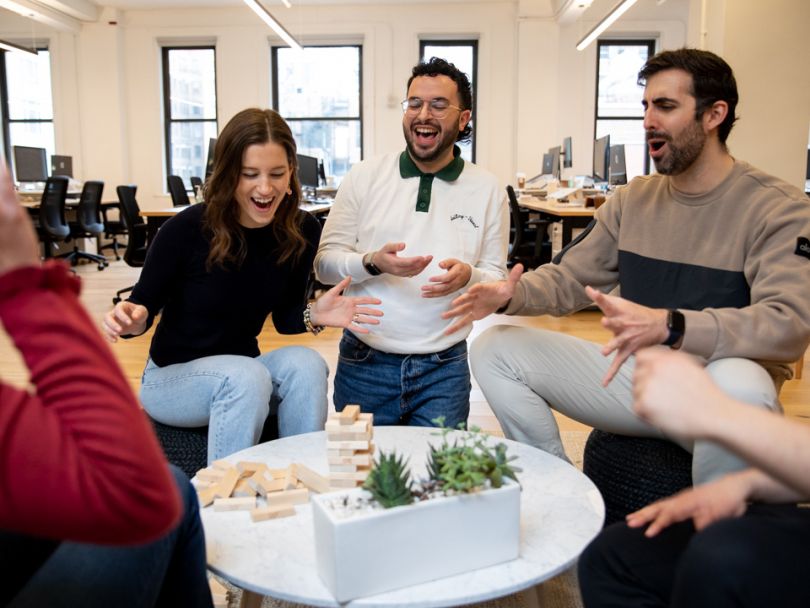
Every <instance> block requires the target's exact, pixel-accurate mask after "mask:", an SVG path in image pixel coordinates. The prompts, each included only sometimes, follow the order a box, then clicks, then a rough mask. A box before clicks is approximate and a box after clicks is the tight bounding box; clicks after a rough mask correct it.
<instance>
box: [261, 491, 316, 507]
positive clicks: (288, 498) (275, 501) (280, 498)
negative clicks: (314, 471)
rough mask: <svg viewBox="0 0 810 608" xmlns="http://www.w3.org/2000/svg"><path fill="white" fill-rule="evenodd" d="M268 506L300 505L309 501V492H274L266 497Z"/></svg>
mask: <svg viewBox="0 0 810 608" xmlns="http://www.w3.org/2000/svg"><path fill="white" fill-rule="evenodd" d="M265 498H266V499H267V504H268V506H270V505H274V506H275V505H300V504H302V503H305V502H307V501H308V500H309V490H307V489H306V488H305V489H303V490H284V491H283V492H273V493H272V494H268V495H267V496H266V497H265Z"/></svg>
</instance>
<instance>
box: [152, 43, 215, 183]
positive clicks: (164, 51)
mask: <svg viewBox="0 0 810 608" xmlns="http://www.w3.org/2000/svg"><path fill="white" fill-rule="evenodd" d="M194 50H204V51H213V52H214V118H213V122H214V126H215V129H214V130H215V131H216V132H219V95H218V90H219V89H218V87H217V47H216V45H214V44H193V45H176V44H167V45H165V46H161V47H160V54H161V60H160V61H161V66H162V70H163V74H162V80H163V83H162V84H163V86H162V94H163V146H164V155H165V165H164V168H165V169H166V176H165V177H166V179H164V180H163V185H164V187H165V188H166V191H167V192H168V177H169V175H175V173H174V172H173V171H172V125H173V124H175V123H177V124H180V123H209V122H212V119H211V118H172V98H171V74H170V73H169V55H170V53H171V51H194ZM200 145H201V146H202V147H203V150H207V146H208V142H206V141H203V142H201V144H200ZM204 165H205V162H204V161H203V166H204ZM203 168H204V167H203ZM200 177H202V179H205V175H202V176H200ZM183 185H184V186H185V185H186V182H185V180H183ZM191 191H192V188H191V187H190V184H189V187H188V188H186V192H191Z"/></svg>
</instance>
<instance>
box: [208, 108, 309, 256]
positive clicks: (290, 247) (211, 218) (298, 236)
mask: <svg viewBox="0 0 810 608" xmlns="http://www.w3.org/2000/svg"><path fill="white" fill-rule="evenodd" d="M268 142H274V143H277V144H279V145H280V146H281V147H282V148H284V150H285V152H286V153H287V161H288V162H289V164H290V169H291V171H292V174H291V176H290V190H291V191H292V193H291V194H288V195H287V196H286V197H285V199H284V200H283V201H282V203H281V205H279V207H278V209H277V210H276V214H275V216H274V217H273V222H272V226H273V233H274V234H275V237H276V239H278V242H279V244H280V245H281V250H280V251H279V254H278V257H277V258H276V262H277V263H278V264H282V263H284V262H285V261H287V260H288V259H290V258H293V259H297V258H298V257H300V255H301V254H302V253H303V252H304V249H305V248H306V241H305V239H304V235H303V232H302V230H301V218H300V214H299V213H298V204H299V202H300V200H301V184H300V183H299V181H298V157H297V156H296V150H297V148H296V145H295V139H294V138H293V134H292V131H290V127H289V126H288V125H287V123H286V122H285V121H284V119H283V118H282V117H281V116H279V115H278V113H277V112H275V111H273V110H262V109H259V108H249V109H247V110H242V111H241V112H239V113H238V114H236V115H235V116H234V117H233V118H231V120H230V121H228V124H227V125H225V128H224V129H222V133H220V135H219V137H218V138H217V144H216V148H214V168H213V171H212V173H211V177H209V178H208V181H207V182H206V185H205V203H206V205H205V219H204V225H205V228H206V229H207V230H208V231H209V232H210V234H211V249H210V251H209V252H208V259H207V261H206V265H207V267H208V268H209V269H210V268H211V267H212V266H213V265H215V264H219V265H224V264H225V263H226V262H234V263H236V264H237V265H240V264H241V263H242V261H243V260H244V258H245V253H246V252H245V241H244V237H243V236H242V230H241V229H240V228H239V206H238V205H237V203H236V201H235V200H234V197H233V195H234V192H235V191H236V186H237V184H238V183H239V176H240V175H241V172H242V156H243V155H244V153H245V150H246V149H247V148H248V147H249V146H252V145H254V144H266V143H268Z"/></svg>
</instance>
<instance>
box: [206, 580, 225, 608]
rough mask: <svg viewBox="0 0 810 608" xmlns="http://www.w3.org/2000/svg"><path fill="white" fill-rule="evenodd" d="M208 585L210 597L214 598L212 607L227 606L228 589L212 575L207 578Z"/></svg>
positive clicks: (221, 607)
mask: <svg viewBox="0 0 810 608" xmlns="http://www.w3.org/2000/svg"><path fill="white" fill-rule="evenodd" d="M208 586H209V587H210V589H211V599H212V600H214V608H228V603H229V602H228V590H227V589H226V588H225V586H224V585H223V584H222V583H220V582H219V581H218V580H217V579H215V578H214V577H213V576H212V577H211V578H209V579H208Z"/></svg>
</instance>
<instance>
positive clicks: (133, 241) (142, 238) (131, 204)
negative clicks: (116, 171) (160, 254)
mask: <svg viewBox="0 0 810 608" xmlns="http://www.w3.org/2000/svg"><path fill="white" fill-rule="evenodd" d="M115 191H116V193H117V194H118V201H119V203H120V205H121V217H122V218H123V220H124V224H125V225H126V227H127V231H128V232H129V238H128V239H127V248H126V250H125V251H124V261H125V262H126V263H127V265H128V266H132V267H133V268H140V267H142V266H143V263H144V261H146V223H145V222H144V221H143V218H142V217H141V215H140V213H141V210H140V208H139V207H138V201H137V200H135V186H118V187H117V188H116V189H115ZM134 287H135V286H134V285H130V286H129V287H125V288H124V289H119V290H118V291H117V292H116V293H115V297H114V298H113V304H118V302H120V301H121V299H122V298H121V295H122V294H125V293H128V292H130V291H132V290H133V289H134Z"/></svg>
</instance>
